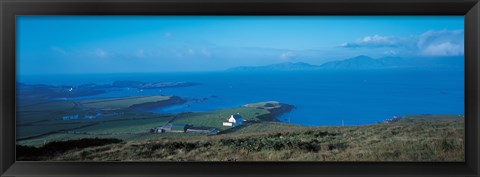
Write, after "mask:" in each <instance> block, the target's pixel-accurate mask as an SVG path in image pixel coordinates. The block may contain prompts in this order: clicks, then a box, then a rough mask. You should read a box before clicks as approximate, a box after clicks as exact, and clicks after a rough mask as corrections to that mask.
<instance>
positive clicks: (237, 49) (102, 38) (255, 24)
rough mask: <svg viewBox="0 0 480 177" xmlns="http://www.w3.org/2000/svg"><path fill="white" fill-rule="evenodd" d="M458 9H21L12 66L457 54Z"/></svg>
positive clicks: (62, 68)
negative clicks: (70, 12) (246, 12)
mask: <svg viewBox="0 0 480 177" xmlns="http://www.w3.org/2000/svg"><path fill="white" fill-rule="evenodd" d="M463 23H464V22H463V16H375V17H372V16H281V17H279V16H277V17H275V16H261V17H250V16H247V17H239V16H153V17H152V16H135V17H111V16H107V17H104V16H89V17H72V16H55V17H53V16H42V17H38V16H20V17H18V18H17V37H18V38H17V41H18V43H17V72H18V73H17V74H19V75H34V74H79V73H87V74H88V73H92V74H93V73H152V72H155V73H156V72H199V71H201V72H205V71H222V70H225V69H228V68H232V67H237V66H263V65H270V64H277V63H285V62H294V63H296V62H305V63H309V64H312V65H321V64H323V63H326V62H329V61H335V60H343V59H348V58H353V57H356V56H359V55H366V56H369V57H372V58H382V57H400V58H416V59H417V58H418V59H419V60H420V59H422V58H443V57H461V56H463V52H464V46H463V41H464V34H463V33H464V32H463V25H464V24H463Z"/></svg>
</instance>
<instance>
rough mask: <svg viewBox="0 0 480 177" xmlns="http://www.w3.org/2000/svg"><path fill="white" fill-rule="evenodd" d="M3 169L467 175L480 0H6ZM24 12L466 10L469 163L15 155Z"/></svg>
mask: <svg viewBox="0 0 480 177" xmlns="http://www.w3.org/2000/svg"><path fill="white" fill-rule="evenodd" d="M0 12H1V23H0V25H1V26H0V30H1V31H0V33H1V35H0V40H1V44H0V45H1V46H0V54H1V59H0V68H1V77H0V86H1V87H0V113H1V114H0V174H2V175H1V176H5V177H6V176H137V177H139V176H140V177H141V176H169V177H176V176H182V177H183V176H205V177H206V176H209V177H213V176H242V177H246V176H252V177H253V176H255V177H257V176H258V177H260V176H262V177H263V176H292V177H293V176H296V177H297V176H463V177H467V176H468V177H473V176H479V174H480V171H479V170H480V163H479V159H480V156H479V155H480V147H479V143H480V142H479V138H480V136H479V135H480V134H479V130H478V128H480V123H479V114H478V113H479V109H480V102H479V101H480V94H479V79H480V70H479V68H480V62H479V59H480V53H479V50H480V35H479V33H480V3H479V1H478V0H297V1H295V0H103V1H94V0H0ZM18 15H463V16H464V17H465V126H466V127H465V129H466V136H465V138H466V139H465V141H466V146H465V152H466V157H465V162H412V163H407V162H16V161H15V155H14V154H15V17H16V16H18Z"/></svg>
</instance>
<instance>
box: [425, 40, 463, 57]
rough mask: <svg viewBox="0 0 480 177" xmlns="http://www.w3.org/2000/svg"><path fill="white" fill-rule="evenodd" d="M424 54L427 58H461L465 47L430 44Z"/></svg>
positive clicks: (449, 44)
mask: <svg viewBox="0 0 480 177" xmlns="http://www.w3.org/2000/svg"><path fill="white" fill-rule="evenodd" d="M422 54H423V55H427V56H460V55H463V46H462V45H459V44H452V43H450V42H444V43H439V44H430V45H428V46H427V47H426V48H424V49H423V50H422Z"/></svg>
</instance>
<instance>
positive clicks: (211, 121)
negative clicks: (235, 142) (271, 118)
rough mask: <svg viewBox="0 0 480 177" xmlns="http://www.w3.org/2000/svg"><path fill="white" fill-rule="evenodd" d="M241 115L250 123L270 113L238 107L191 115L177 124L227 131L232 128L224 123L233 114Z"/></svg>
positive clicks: (179, 120)
mask: <svg viewBox="0 0 480 177" xmlns="http://www.w3.org/2000/svg"><path fill="white" fill-rule="evenodd" d="M236 113H240V115H242V117H243V118H244V119H245V120H246V121H247V122H248V121H255V120H258V118H257V117H258V116H262V115H267V114H269V112H268V111H266V110H262V109H256V108H252V107H236V108H229V109H221V110H216V111H211V112H205V113H191V114H187V115H184V116H182V117H180V118H178V119H177V120H176V121H175V123H181V124H190V125H194V126H204V127H213V128H216V129H218V130H226V129H228V128H231V127H225V126H223V125H222V123H223V122H225V121H227V120H228V118H230V116H231V115H232V114H236Z"/></svg>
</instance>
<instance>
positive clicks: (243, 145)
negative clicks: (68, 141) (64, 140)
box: [40, 115, 465, 161]
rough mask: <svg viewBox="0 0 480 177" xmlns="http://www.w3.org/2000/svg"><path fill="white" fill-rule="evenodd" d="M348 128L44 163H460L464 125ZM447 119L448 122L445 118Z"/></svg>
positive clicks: (121, 148)
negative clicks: (287, 161) (69, 161)
mask: <svg viewBox="0 0 480 177" xmlns="http://www.w3.org/2000/svg"><path fill="white" fill-rule="evenodd" d="M434 117H435V116H431V117H430V119H429V121H425V120H422V119H421V118H422V117H418V118H414V117H410V118H411V120H412V121H408V122H395V123H382V124H374V125H365V126H352V127H340V126H329V127H304V126H298V125H291V124H285V123H280V122H261V123H256V124H252V125H249V126H245V127H243V128H240V129H238V130H237V131H233V132H231V133H228V134H221V135H215V136H193V137H192V136H178V137H160V136H159V137H157V138H149V139H146V140H140V141H127V142H122V143H115V144H108V145H103V146H97V147H89V148H85V149H81V150H80V149H76V150H70V151H67V152H64V153H58V154H55V155H50V156H42V157H41V158H40V159H43V160H59V161H62V160H79V161H92V160H93V161H98V160H101V161H119V160H120V161H122V160H128V161H137V160H141V161H152V160H153V161H277V160H282V161H283V160H291V161H463V160H464V159H465V157H464V131H465V130H464V121H463V119H458V118H455V117H454V116H451V115H450V116H447V115H446V116H438V117H439V119H437V120H436V119H434ZM447 117H449V118H447Z"/></svg>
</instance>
